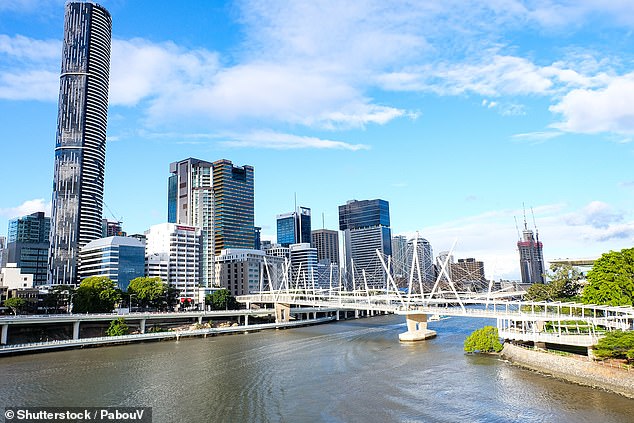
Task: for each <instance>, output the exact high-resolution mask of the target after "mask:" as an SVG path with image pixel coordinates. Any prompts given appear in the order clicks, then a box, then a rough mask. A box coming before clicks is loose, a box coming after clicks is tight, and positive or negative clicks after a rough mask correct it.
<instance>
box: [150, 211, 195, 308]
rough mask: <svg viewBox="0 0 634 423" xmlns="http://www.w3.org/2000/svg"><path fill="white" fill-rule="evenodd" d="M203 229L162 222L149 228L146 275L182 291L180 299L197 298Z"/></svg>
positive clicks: (192, 299)
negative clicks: (159, 279) (157, 278)
mask: <svg viewBox="0 0 634 423" xmlns="http://www.w3.org/2000/svg"><path fill="white" fill-rule="evenodd" d="M200 233H201V231H200V229H199V228H197V227H195V226H185V225H177V224H175V223H161V224H158V225H154V226H152V227H150V229H148V230H147V231H146V232H145V236H146V244H145V260H146V272H145V273H146V275H147V276H149V277H159V278H161V280H162V281H163V282H166V283H168V284H169V285H171V286H173V287H174V288H176V289H177V290H178V291H179V300H180V301H181V302H183V301H184V300H185V299H186V298H187V299H189V300H190V301H193V302H197V300H198V288H199V286H200V249H201V248H200V244H201V239H200V238H201V235H200Z"/></svg>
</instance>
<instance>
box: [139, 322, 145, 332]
mask: <svg viewBox="0 0 634 423" xmlns="http://www.w3.org/2000/svg"><path fill="white" fill-rule="evenodd" d="M139 331H140V332H141V333H145V319H141V321H140V322H139Z"/></svg>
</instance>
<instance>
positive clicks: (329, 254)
mask: <svg viewBox="0 0 634 423" xmlns="http://www.w3.org/2000/svg"><path fill="white" fill-rule="evenodd" d="M312 238H313V247H315V248H316V249H317V260H318V261H319V262H320V263H326V264H330V263H334V264H336V265H338V264H339V234H338V233H337V231H332V230H330V229H317V230H315V231H313V232H312Z"/></svg>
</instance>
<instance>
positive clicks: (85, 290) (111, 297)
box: [73, 276, 121, 313]
mask: <svg viewBox="0 0 634 423" xmlns="http://www.w3.org/2000/svg"><path fill="white" fill-rule="evenodd" d="M120 300H121V291H120V290H119V289H118V288H117V285H116V284H115V283H114V282H113V281H111V280H110V279H108V278H107V277H105V276H90V277H88V278H86V279H84V280H83V281H81V283H80V284H79V288H77V291H75V297H74V299H73V311H74V312H79V313H108V312H111V311H112V310H113V309H114V305H115V303H117V302H118V301H120Z"/></svg>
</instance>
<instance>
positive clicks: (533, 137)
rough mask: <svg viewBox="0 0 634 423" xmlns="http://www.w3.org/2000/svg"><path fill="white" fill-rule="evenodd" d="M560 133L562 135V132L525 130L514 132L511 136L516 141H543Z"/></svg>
mask: <svg viewBox="0 0 634 423" xmlns="http://www.w3.org/2000/svg"><path fill="white" fill-rule="evenodd" d="M562 135H563V132H557V131H537V132H525V133H523V134H515V135H513V136H512V138H513V139H514V140H518V141H533V142H544V141H548V140H550V139H553V138H557V137H560V136H562Z"/></svg>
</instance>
